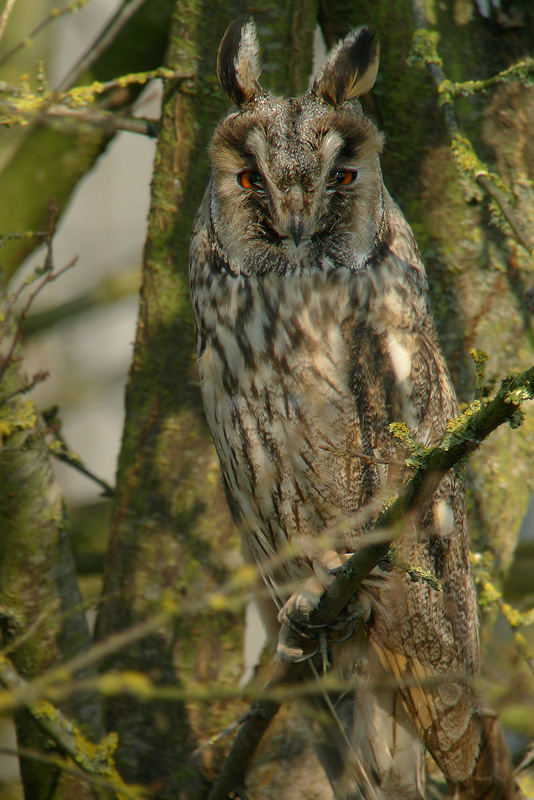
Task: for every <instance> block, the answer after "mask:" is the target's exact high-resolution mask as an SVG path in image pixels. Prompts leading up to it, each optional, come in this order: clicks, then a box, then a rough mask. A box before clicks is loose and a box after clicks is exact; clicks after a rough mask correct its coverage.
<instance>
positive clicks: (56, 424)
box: [42, 406, 115, 499]
mask: <svg viewBox="0 0 534 800" xmlns="http://www.w3.org/2000/svg"><path fill="white" fill-rule="evenodd" d="M57 410H58V409H57V407H56V406H55V407H54V408H52V409H51V410H50V411H47V412H46V411H45V412H43V413H42V416H43V419H44V421H45V424H46V425H47V426H48V428H49V431H48V432H51V433H52V435H53V437H54V440H55V442H53V443H52V444H51V452H52V455H53V456H54V457H55V458H57V459H58V461H62V462H63V463H64V464H68V465H69V466H71V467H72V468H73V469H75V470H77V472H80V473H81V474H82V475H84V476H85V477H86V478H89V480H91V481H94V482H95V483H96V484H97V485H98V486H100V488H101V489H102V490H103V491H102V496H103V497H108V498H110V499H111V498H113V497H115V489H114V488H113V486H111V485H110V484H109V483H108V482H107V481H105V480H104V479H103V478H99V477H98V475H95V473H94V472H92V471H91V470H90V469H89V468H88V467H86V466H85V464H84V463H83V461H82V460H81V458H80V457H79V455H77V454H76V453H75V452H74V451H73V450H71V448H70V447H69V446H68V444H67V442H66V441H65V439H64V437H63V434H62V433H61V431H60V425H61V422H60V420H59V419H58V417H57ZM55 443H57V445H59V447H60V449H56V444H55Z"/></svg>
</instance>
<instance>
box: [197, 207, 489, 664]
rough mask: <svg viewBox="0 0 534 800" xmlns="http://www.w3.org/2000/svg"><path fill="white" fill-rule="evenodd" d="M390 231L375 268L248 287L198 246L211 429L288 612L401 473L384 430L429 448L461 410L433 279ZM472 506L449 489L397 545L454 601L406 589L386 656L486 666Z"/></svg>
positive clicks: (403, 234) (450, 482)
mask: <svg viewBox="0 0 534 800" xmlns="http://www.w3.org/2000/svg"><path fill="white" fill-rule="evenodd" d="M389 202H390V203H391V201H389ZM388 223H389V224H388V225H387V227H386V229H385V231H384V232H383V235H382V239H381V241H380V242H379V243H378V244H379V247H378V248H377V252H380V258H376V259H371V260H370V261H369V264H368V266H367V267H366V268H365V269H360V270H357V271H354V270H350V269H346V268H338V269H336V268H335V264H332V265H331V266H330V268H329V269H320V268H317V266H316V265H314V264H312V265H310V267H309V268H308V269H301V270H296V271H292V272H289V271H288V272H286V274H284V275H280V274H278V273H276V272H272V273H269V274H262V275H240V274H236V273H235V270H234V271H232V270H231V269H229V266H228V264H227V262H226V261H225V257H224V255H223V253H222V251H221V250H220V249H219V248H218V246H217V241H216V238H215V236H214V235H213V232H212V231H211V230H210V225H209V222H207V224H205V225H201V226H200V227H199V229H198V230H197V232H196V234H195V238H194V240H193V250H192V263H191V270H192V274H191V282H192V295H193V301H194V309H195V316H196V321H197V328H198V346H199V358H200V360H199V368H200V376H201V384H202V392H203V398H204V403H205V408H206V413H207V417H208V422H209V424H210V428H211V431H212V434H213V438H214V442H215V446H216V448H217V451H218V455H219V458H220V461H221V466H222V472H223V476H224V481H225V484H226V488H227V492H228V495H229V498H230V504H231V507H232V510H233V513H234V516H235V517H236V521H237V523H238V524H239V526H240V528H241V531H242V533H243V535H244V536H245V537H246V538H247V540H248V542H249V545H250V546H251V549H252V551H253V553H254V555H255V557H256V559H257V561H258V562H259V563H260V564H262V563H263V565H264V573H265V575H266V578H267V579H268V580H269V581H270V583H271V584H272V586H273V587H274V590H275V591H276V592H277V594H278V596H279V599H280V602H284V601H285V599H287V596H288V594H290V593H291V591H292V588H291V587H289V588H288V589H287V590H284V589H283V588H282V586H281V585H282V584H283V583H284V581H288V580H295V579H296V578H299V577H305V576H306V575H308V574H309V573H310V569H311V567H310V564H311V562H312V560H313V559H314V558H315V557H316V556H317V553H318V551H319V550H320V549H325V548H326V547H328V548H333V549H334V550H337V551H338V552H346V551H353V550H354V549H355V548H356V547H357V546H358V541H359V540H360V538H361V536H362V535H363V534H364V533H365V531H366V530H368V529H369V528H370V527H371V525H372V523H373V521H374V519H375V518H376V515H377V513H378V511H379V510H380V507H381V503H383V502H384V501H386V500H389V499H390V498H391V496H392V495H393V494H394V493H395V491H396V488H397V487H398V484H399V482H400V481H401V480H402V479H403V478H405V477H406V470H405V469H404V468H403V467H402V461H401V459H402V456H403V454H402V453H400V452H399V451H398V448H397V446H396V442H395V440H394V438H393V436H392V433H391V432H390V429H389V425H390V424H391V423H393V422H405V423H406V424H407V425H408V427H409V428H410V429H411V430H412V431H413V433H414V435H415V437H416V438H417V439H418V440H419V441H422V442H423V443H424V444H430V443H433V442H435V441H436V440H437V439H438V438H439V436H440V435H441V433H442V432H443V430H444V427H445V425H446V423H447V421H448V419H450V418H451V417H452V416H454V415H455V413H456V400H455V396H454V391H453V389H452V386H451V383H450V378H449V376H448V372H447V369H446V366H445V363H444V360H443V357H442V355H441V351H440V349H439V344H438V341H437V336H436V332H435V328H434V323H433V320H432V317H431V314H430V310H429V301H428V293H427V284H426V278H425V275H424V270H423V267H422V264H421V261H420V257H419V254H418V252H417V248H416V246H415V243H414V241H413V237H412V235H411V232H410V230H409V228H408V226H407V224H406V222H405V221H404V219H403V217H402V216H401V215H400V212H398V210H397V209H396V206H394V205H393V204H392V203H391V205H390V208H389V220H388ZM399 464H400V465H401V466H399ZM463 503H464V500H463V492H462V489H461V485H460V484H459V482H458V479H457V478H456V477H454V476H452V477H448V478H447V479H446V480H445V481H444V482H443V484H442V486H441V488H440V489H439V490H438V492H437V493H436V495H435V498H434V500H433V501H432V502H431V503H430V504H429V505H428V507H427V508H426V509H424V510H423V512H422V520H421V523H420V525H419V531H418V534H417V535H415V534H414V532H413V530H412V531H409V532H407V533H406V536H405V537H403V541H402V544H401V545H400V549H401V550H402V554H403V557H404V558H405V559H406V560H408V561H413V562H416V563H417V564H418V565H419V566H420V567H422V568H423V569H427V570H429V571H431V572H433V573H435V574H437V576H438V577H439V578H441V579H443V580H444V582H445V593H446V595H447V602H444V601H443V598H442V597H441V596H440V597H439V598H438V597H433V596H432V592H433V590H431V589H429V587H428V586H426V585H424V584H423V585H419V586H410V587H409V591H408V590H407V591H406V592H405V593H404V594H405V596H404V597H403V599H402V602H399V601H398V598H397V599H395V601H394V602H393V605H394V606H395V607H396V610H395V611H394V613H393V616H394V618H395V619H394V620H393V624H392V619H391V615H390V616H389V618H388V614H384V615H383V617H382V619H380V618H377V620H376V622H375V630H376V634H377V636H380V638H382V639H383V640H384V641H387V643H388V644H389V645H392V644H395V646H397V645H398V646H401V645H402V647H403V648H404V650H406V647H407V646H408V648H409V649H410V650H414V653H415V654H416V655H419V656H421V655H422V656H423V661H424V662H426V663H431V664H433V665H434V666H436V667H439V666H440V665H443V663H448V664H449V665H450V664H451V663H456V664H458V663H462V664H463V665H465V664H467V665H468V667H469V669H471V668H475V664H476V659H477V655H476V649H477V645H476V630H475V627H474V626H475V622H474V621H473V620H475V618H476V617H475V615H474V601H473V593H472V585H471V579H470V577H469V567H468V560H467V559H468V553H467V545H466V536H465V526H464V505H463ZM288 541H289V542H291V543H292V545H296V546H297V549H298V553H299V555H298V556H297V557H296V558H295V557H294V556H293V557H292V559H291V561H289V562H288V561H285V560H284V558H283V556H281V555H280V554H281V553H283V549H284V545H285V544H286V543H287V542H288ZM406 586H408V582H406ZM386 605H387V603H385V606H386ZM409 614H412V617H411V619H410V620H409V621H408V615H409ZM379 616H380V615H379ZM399 617H401V618H402V619H399ZM416 617H417V619H419V621H420V622H419V629H418V630H417V631H416V633H415V635H414V632H413V630H412V628H413V625H414V623H413V619H414V618H416ZM437 617H439V619H437ZM436 624H437V625H438V628H439V629H440V630H441V634H442V635H441V637H440V647H439V648H438V649H439V650H440V652H437V651H436V647H435V639H436V637H435V627H436ZM406 625H409V627H410V631H409V632H408V631H407V630H405V627H406ZM462 625H465V626H467V627H466V629H465V630H459V629H458V628H459V626H460V627H461V626H462ZM395 627H396V628H397V630H396V632H392V630H393V628H395ZM431 629H434V632H433V634H432V635H431ZM408 639H411V641H412V643H413V647H412V645H406V641H407V640H408ZM401 640H406V641H404V644H403V643H402V641H401ZM432 641H434V644H432ZM432 648H434V651H432ZM460 650H462V651H463V652H460Z"/></svg>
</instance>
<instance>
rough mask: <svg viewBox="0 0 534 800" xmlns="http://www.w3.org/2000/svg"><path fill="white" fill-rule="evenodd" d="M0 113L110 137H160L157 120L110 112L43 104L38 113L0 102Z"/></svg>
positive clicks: (6, 102) (7, 102)
mask: <svg viewBox="0 0 534 800" xmlns="http://www.w3.org/2000/svg"><path fill="white" fill-rule="evenodd" d="M0 112H3V113H4V114H8V115H11V116H16V117H17V118H19V119H24V120H27V121H31V122H51V121H54V120H65V121H66V122H70V123H72V124H73V125H78V126H79V125H92V126H93V127H95V128H101V129H102V130H103V131H104V132H105V133H106V134H107V135H108V136H111V135H113V134H114V133H116V132H117V131H128V133H139V134H141V135H142V136H150V137H152V138H155V137H156V136H157V135H158V131H159V123H158V121H157V120H152V119H145V118H144V117H129V116H122V115H121V114H114V113H112V112H110V111H91V110H89V109H85V108H84V109H78V108H69V107H68V106H64V105H52V106H47V104H46V103H43V105H42V106H41V108H39V109H38V110H37V111H34V110H33V109H30V110H24V109H22V108H20V107H18V106H15V105H14V104H13V103H10V102H9V100H6V101H4V102H0Z"/></svg>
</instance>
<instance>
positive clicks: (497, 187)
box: [408, 0, 534, 258]
mask: <svg viewBox="0 0 534 800" xmlns="http://www.w3.org/2000/svg"><path fill="white" fill-rule="evenodd" d="M413 17H414V22H415V27H416V30H415V32H414V38H413V44H412V52H411V55H410V57H409V58H408V63H409V64H412V65H413V64H417V63H420V62H422V63H423V64H425V66H426V68H427V70H428V72H429V74H430V76H431V78H432V80H433V81H434V84H435V86H436V89H437V92H438V96H439V102H440V105H441V107H442V109H443V113H444V116H445V124H446V126H447V132H448V134H449V138H450V141H451V150H452V154H453V156H454V158H455V161H456V164H457V167H458V169H459V170H460V172H462V173H464V174H467V175H468V176H469V177H471V178H473V179H474V180H476V181H477V183H478V184H479V185H480V186H482V188H483V189H484V191H486V192H487V194H489V196H490V197H491V198H492V200H493V201H494V203H495V204H496V206H497V208H498V209H499V210H500V211H501V213H502V215H503V217H504V218H505V220H506V222H507V223H508V225H509V226H510V228H511V229H512V231H513V234H514V236H515V238H516V239H517V241H518V242H519V243H520V244H521V245H522V246H523V247H524V249H525V250H526V251H527V253H528V254H529V256H530V257H531V258H532V257H533V255H534V239H533V238H532V237H531V236H530V235H529V234H528V233H527V231H526V230H525V228H524V226H523V225H522V224H521V222H520V220H519V219H518V217H517V214H516V213H515V211H514V209H513V208H512V206H511V205H510V200H511V199H512V197H513V195H512V192H511V191H510V190H509V189H508V187H506V186H505V185H504V183H503V181H502V180H501V179H500V178H499V176H498V175H495V174H494V173H492V172H491V170H490V169H489V167H487V166H486V164H484V163H483V162H482V161H480V159H479V158H478V156H477V155H476V153H475V150H474V147H473V145H472V144H471V142H470V141H469V139H468V138H467V137H466V136H464V135H461V134H460V133H459V130H458V124H457V122H456V118H455V115H454V99H455V98H456V97H457V96H459V95H462V94H471V93H473V92H474V91H480V90H483V89H487V88H490V87H491V86H493V85H496V84H497V83H502V82H505V81H519V80H521V82H523V83H527V82H528V81H531V80H532V78H531V73H532V72H533V71H534V61H532V60H531V59H529V60H525V61H522V62H519V63H518V64H515V65H514V66H513V67H510V68H509V69H508V70H504V71H503V72H500V73H499V74H498V75H495V76H493V77H492V78H489V79H488V80H486V81H468V82H467V83H465V84H461V83H459V84H454V83H452V82H451V81H449V80H447V79H446V77H445V74H444V72H443V62H442V60H441V58H440V56H439V54H438V51H437V47H436V38H437V37H436V34H435V32H433V31H431V30H429V29H428V28H427V22H426V16H425V11H424V3H423V0H413Z"/></svg>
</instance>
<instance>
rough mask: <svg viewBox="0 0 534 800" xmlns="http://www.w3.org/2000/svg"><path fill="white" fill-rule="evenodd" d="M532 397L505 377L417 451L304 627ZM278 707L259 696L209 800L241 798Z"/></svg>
mask: <svg viewBox="0 0 534 800" xmlns="http://www.w3.org/2000/svg"><path fill="white" fill-rule="evenodd" d="M533 396H534V367H531V368H530V369H529V370H527V371H526V372H524V373H522V374H520V375H517V376H511V377H507V378H505V379H504V380H503V381H502V382H501V387H500V389H499V391H498V392H497V394H496V396H495V397H494V398H493V400H491V401H483V400H475V401H474V402H473V403H472V404H471V405H470V406H469V407H468V408H467V409H466V410H465V411H464V412H463V414H461V415H460V416H459V417H457V418H456V419H453V420H451V421H450V422H449V424H448V425H447V428H446V430H445V433H444V434H443V436H442V437H441V440H440V442H439V443H438V444H437V445H436V446H435V447H431V448H428V449H426V450H425V451H424V453H423V454H421V452H420V447H419V448H418V455H417V459H418V461H419V466H418V467H417V469H416V471H415V473H414V475H413V476H412V477H411V478H410V480H409V481H408V482H407V483H406V484H405V486H403V487H402V489H401V491H400V492H399V494H398V496H397V498H396V499H395V501H394V502H393V503H391V504H390V505H389V506H387V507H386V508H384V509H383V510H382V512H381V513H380V514H379V515H378V518H377V520H376V522H375V525H374V535H373V534H371V535H370V538H372V541H370V543H369V544H366V545H365V546H363V547H360V549H359V550H357V551H356V553H354V555H353V556H351V558H350V559H349V560H348V561H347V562H346V563H345V564H344V565H343V567H342V568H341V569H340V571H339V572H338V574H337V575H336V577H335V578H334V580H333V582H332V583H331V585H330V586H329V587H328V589H327V590H326V591H325V593H324V594H323V596H322V597H321V599H320V601H319V603H318V605H317V606H316V608H315V609H314V610H313V611H312V613H311V615H310V619H309V623H310V627H313V626H318V627H319V626H324V625H328V624H330V623H331V622H333V621H335V620H336V619H338V617H339V614H340V613H341V611H342V610H343V609H344V608H345V606H346V605H347V603H348V602H349V600H350V599H351V598H352V596H353V595H354V594H355V592H357V591H358V589H359V588H360V586H361V585H362V583H363V581H364V580H365V579H366V578H367V576H368V575H369V573H370V572H371V571H372V570H373V569H374V568H375V567H376V566H377V565H378V564H379V563H380V561H382V560H383V559H384V558H386V557H387V555H388V550H389V547H390V545H391V542H392V541H393V540H394V539H395V538H397V537H398V536H400V535H401V534H402V531H403V528H404V523H405V522H406V520H407V519H408V518H409V517H410V516H411V515H413V514H415V513H416V512H417V511H418V510H419V509H420V508H421V506H423V505H424V504H425V503H426V502H427V501H428V500H429V499H430V498H431V496H432V494H433V493H434V491H435V490H436V489H437V487H438V486H439V483H440V482H441V480H442V478H443V477H444V476H445V474H446V473H447V472H448V470H449V469H451V467H454V466H455V465H458V464H461V463H462V462H463V461H464V460H465V459H467V458H468V457H469V456H470V455H471V454H472V453H473V452H474V451H475V450H476V449H477V448H478V447H479V446H480V444H481V442H482V441H483V440H484V439H485V438H486V437H487V436H489V434H490V433H492V432H493V431H494V430H495V429H496V428H498V427H499V426H500V425H502V424H503V423H505V422H508V423H509V424H510V425H511V427H513V428H515V427H518V425H519V424H521V419H522V416H521V411H520V408H519V407H520V405H521V403H522V402H524V401H526V400H531V399H532V398H533ZM406 433H407V435H408V432H406ZM301 643H302V645H303V648H306V647H307V646H308V645H309V642H308V641H307V640H304V639H302V642H301ZM306 666H307V662H300V663H278V664H277V665H276V667H275V673H274V675H273V677H272V678H271V680H270V681H269V683H268V684H267V687H266V691H267V692H270V691H272V690H273V689H274V688H277V687H280V686H287V685H289V684H292V683H295V682H296V681H298V680H299V679H300V677H301V675H302V673H303V671H304V669H305V668H306ZM280 706H281V703H277V702H274V701H273V700H272V699H266V698H265V699H264V698H262V697H260V698H258V700H256V701H255V702H254V703H253V704H252V707H251V711H250V715H248V716H247V718H246V720H245V722H244V724H243V726H242V728H241V730H240V731H239V733H238V735H237V737H236V739H235V741H234V744H233V746H232V748H231V750H230V753H229V755H228V757H227V759H226V761H225V763H224V765H223V768H222V770H221V773H220V775H219V778H218V779H217V781H216V782H215V784H214V786H213V789H212V791H211V794H210V796H209V800H227V798H228V797H229V795H230V793H232V792H233V793H234V794H236V795H237V796H241V797H243V796H246V795H244V794H243V791H244V785H245V775H246V772H247V770H248V766H249V764H250V761H251V759H252V757H253V755H254V753H255V752H256V749H257V747H258V745H259V743H260V741H261V739H262V737H263V734H264V733H265V731H266V730H267V728H268V727H269V724H270V723H271V721H272V720H273V719H274V717H275V716H276V714H277V712H278V709H279V708H280Z"/></svg>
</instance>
